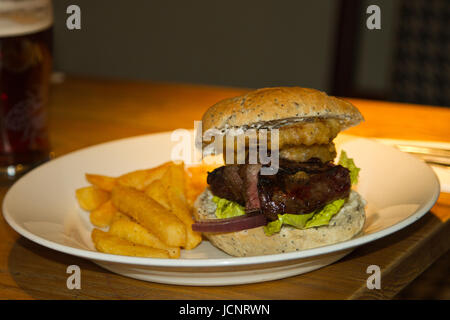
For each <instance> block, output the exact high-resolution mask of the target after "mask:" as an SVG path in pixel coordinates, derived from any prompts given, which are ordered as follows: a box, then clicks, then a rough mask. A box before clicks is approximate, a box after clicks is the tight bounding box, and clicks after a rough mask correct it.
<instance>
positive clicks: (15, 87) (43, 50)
mask: <svg viewBox="0 0 450 320" xmlns="http://www.w3.org/2000/svg"><path fill="white" fill-rule="evenodd" d="M52 22H53V19H52V8H51V2H50V0H0V180H4V179H5V178H8V179H14V178H16V177H17V176H18V175H20V174H21V173H23V172H25V171H26V170H28V169H30V168H32V167H34V166H35V165H37V164H39V163H42V162H43V161H45V160H47V159H48V158H49V153H50V145H49V138H48V133H47V115H46V106H47V103H48V98H49V82H50V74H51V70H52V55H51V52H52V29H51V27H52Z"/></svg>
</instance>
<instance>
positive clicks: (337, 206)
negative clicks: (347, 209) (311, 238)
mask: <svg viewBox="0 0 450 320" xmlns="http://www.w3.org/2000/svg"><path fill="white" fill-rule="evenodd" d="M344 203H345V199H338V200H335V201H333V202H332V203H329V204H327V205H326V206H325V207H323V208H322V210H320V211H318V212H316V213H315V214H314V215H313V216H312V218H311V219H309V220H308V222H306V225H305V229H308V228H312V227H320V226H325V225H327V224H328V223H330V220H331V218H333V216H334V215H335V214H336V213H338V212H339V210H341V208H342V206H343V205H344Z"/></svg>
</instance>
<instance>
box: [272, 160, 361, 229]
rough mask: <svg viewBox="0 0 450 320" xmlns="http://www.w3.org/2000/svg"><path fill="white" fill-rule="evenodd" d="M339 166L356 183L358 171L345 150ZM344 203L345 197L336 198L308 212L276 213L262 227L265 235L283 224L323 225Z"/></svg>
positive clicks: (302, 227)
mask: <svg viewBox="0 0 450 320" xmlns="http://www.w3.org/2000/svg"><path fill="white" fill-rule="evenodd" d="M338 164H340V165H341V166H343V167H345V168H347V169H348V170H349V171H350V181H351V183H352V184H356V183H358V176H359V171H360V170H361V169H360V168H358V167H357V166H356V165H355V162H354V161H353V159H352V158H349V157H348V156H347V153H346V152H345V151H341V155H340V158H339V162H338ZM344 203H345V199H338V200H335V201H333V202H331V203H329V204H327V205H326V206H325V207H323V208H322V209H321V210H316V211H314V212H312V213H309V214H289V213H287V214H282V215H278V220H275V221H272V222H269V223H268V224H267V225H266V226H265V227H264V232H265V233H266V235H268V236H270V235H272V234H274V233H277V232H279V231H280V230H281V227H282V226H283V225H285V224H286V225H291V226H293V227H296V228H298V229H308V228H314V227H320V226H325V225H328V224H329V223H330V220H331V218H333V216H334V215H336V214H337V213H338V212H339V210H341V208H342V206H343V205H344Z"/></svg>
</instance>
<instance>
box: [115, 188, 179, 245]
mask: <svg viewBox="0 0 450 320" xmlns="http://www.w3.org/2000/svg"><path fill="white" fill-rule="evenodd" d="M112 203H113V205H114V206H115V207H116V208H117V209H118V210H119V211H120V212H122V213H125V214H126V215H128V216H130V217H131V218H133V219H134V220H136V221H137V222H138V223H139V224H141V225H142V226H143V227H145V228H147V229H148V230H150V231H151V232H152V233H153V234H155V235H156V236H157V237H158V238H159V239H161V240H162V241H163V242H164V243H165V244H167V245H168V246H172V247H180V246H184V245H185V244H186V228H185V226H184V224H183V222H181V221H180V219H178V218H177V217H176V216H175V215H174V214H172V213H171V212H170V211H168V210H167V209H166V208H164V207H163V206H161V205H160V204H159V203H158V202H156V201H155V200H153V199H152V198H150V197H148V196H146V195H145V194H144V193H143V192H140V191H137V190H135V189H133V188H128V187H123V186H120V185H117V186H115V187H114V188H113V191H112Z"/></svg>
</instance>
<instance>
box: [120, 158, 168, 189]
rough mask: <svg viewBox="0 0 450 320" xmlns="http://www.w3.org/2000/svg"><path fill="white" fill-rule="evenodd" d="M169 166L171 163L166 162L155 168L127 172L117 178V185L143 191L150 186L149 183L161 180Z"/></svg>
mask: <svg viewBox="0 0 450 320" xmlns="http://www.w3.org/2000/svg"><path fill="white" fill-rule="evenodd" d="M171 166H172V162H166V163H164V164H162V165H160V166H159V167H156V168H152V169H146V170H136V171H133V172H129V173H126V174H124V175H122V176H120V177H119V178H117V183H118V184H120V185H121V186H125V187H132V188H135V189H137V190H140V191H143V190H145V189H146V188H147V187H148V186H149V185H150V183H152V182H153V181H155V180H158V179H161V177H162V176H163V175H164V173H165V172H166V170H167V169H168V168H169V167H171Z"/></svg>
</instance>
